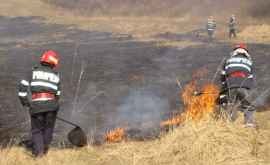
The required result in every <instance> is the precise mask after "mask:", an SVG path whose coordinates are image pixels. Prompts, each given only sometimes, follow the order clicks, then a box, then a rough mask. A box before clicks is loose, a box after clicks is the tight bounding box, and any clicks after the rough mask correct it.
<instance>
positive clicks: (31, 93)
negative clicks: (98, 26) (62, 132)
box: [18, 65, 61, 113]
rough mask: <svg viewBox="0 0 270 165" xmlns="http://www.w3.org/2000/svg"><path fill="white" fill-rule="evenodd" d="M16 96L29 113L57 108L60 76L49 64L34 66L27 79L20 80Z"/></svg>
mask: <svg viewBox="0 0 270 165" xmlns="http://www.w3.org/2000/svg"><path fill="white" fill-rule="evenodd" d="M18 88H19V89H18V96H19V99H20V101H21V103H22V105H24V106H29V107H30V113H41V112H48V111H56V110H58V108H59V97H60V94H61V90H60V77H59V74H58V72H56V71H54V70H53V69H52V68H51V67H50V66H46V65H40V66H37V67H34V68H33V70H32V74H31V78H30V79H29V80H21V82H20V83H19V86H18Z"/></svg>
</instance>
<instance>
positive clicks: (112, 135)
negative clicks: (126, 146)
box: [105, 128, 125, 143]
mask: <svg viewBox="0 0 270 165" xmlns="http://www.w3.org/2000/svg"><path fill="white" fill-rule="evenodd" d="M124 136H125V129H124V128H115V129H114V130H111V131H109V132H108V133H107V134H106V135H105V139H106V141H107V142H109V143H117V142H120V141H122V140H123V139H124Z"/></svg>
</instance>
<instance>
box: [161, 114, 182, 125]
mask: <svg viewBox="0 0 270 165" xmlns="http://www.w3.org/2000/svg"><path fill="white" fill-rule="evenodd" d="M184 121H185V116H184V115H181V114H178V115H176V116H174V117H173V118H171V119H169V120H166V121H162V122H161V123H160V126H161V127H166V126H173V125H179V124H181V123H183V122H184Z"/></svg>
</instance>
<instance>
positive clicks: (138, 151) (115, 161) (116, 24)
mask: <svg viewBox="0 0 270 165" xmlns="http://www.w3.org/2000/svg"><path fill="white" fill-rule="evenodd" d="M0 4H1V5H0V15H1V16H5V17H32V16H39V17H43V18H45V19H44V22H46V23H48V24H64V25H76V26H77V27H78V28H80V29H84V30H89V31H102V32H111V33H113V34H115V35H118V34H119V33H121V34H129V35H132V36H133V37H134V38H135V39H137V40H154V39H155V36H156V35H158V34H162V33H173V34H181V33H186V32H189V31H191V30H195V29H198V28H201V27H204V26H205V25H204V22H205V20H204V19H201V18H193V17H192V16H190V15H188V14H187V15H185V16H183V17H180V18H177V17H170V18H169V17H161V16H157V17H155V16H151V17H150V16H140V17H135V16H129V17H124V16H118V17H108V16H99V17H97V16H95V17H87V16H81V15H78V14H75V13H72V12H68V11H67V10H64V9H62V8H57V7H55V6H50V5H48V4H45V3H43V2H41V1H39V0H8V1H7V0H0ZM15 9H16V10H15ZM191 20H192V21H191ZM224 20H225V21H224ZM219 21H220V22H226V18H219ZM223 25H224V24H223ZM223 25H222V26H223ZM223 27H224V28H221V29H220V31H219V32H218V34H217V37H218V39H220V40H221V41H228V40H227V39H226V36H227V35H226V26H225V25H224V26H223ZM239 30H240V33H239V38H238V39H236V40H232V41H229V42H238V41H245V42H251V43H267V42H270V25H269V24H267V22H265V23H262V21H257V20H249V19H248V20H246V21H244V23H242V24H241V25H240V27H239ZM193 44H198V43H194V42H189V41H187V42H182V41H171V40H163V41H161V42H160V45H163V46H164V45H165V46H170V45H172V46H178V45H193ZM0 63H1V62H0ZM256 118H257V122H258V126H259V128H257V129H251V128H244V127H243V124H242V120H241V119H240V120H239V121H237V122H236V123H233V124H232V123H227V122H223V121H214V120H213V119H209V120H206V121H202V122H200V123H197V124H194V123H186V124H184V125H183V126H181V127H179V128H177V129H175V130H174V131H173V132H170V133H168V134H166V135H162V137H161V138H160V139H156V140H153V141H143V142H132V141H126V142H121V143H117V144H106V145H103V146H99V147H93V146H88V147H85V148H81V149H57V148H53V149H52V150H50V152H49V154H48V155H47V156H46V157H44V158H41V159H34V158H32V157H31V155H30V153H28V152H27V151H25V150H24V149H23V148H20V147H17V146H10V147H8V148H4V149H1V150H0V155H1V156H0V165H25V164H28V165H37V164H38V165H63V164H64V165H88V164H93V165H129V164H132V165H137V164H140V165H143V164H148V165H158V164H164V165H165V164H171V165H176V164H183V165H236V164H237V165H249V164H250V165H251V164H252V165H255V164H256V165H257V164H258V165H269V164H270V152H269V151H270V132H269V130H270V112H269V111H265V112H260V113H257V117H256Z"/></svg>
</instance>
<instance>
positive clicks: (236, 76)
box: [221, 53, 254, 90]
mask: <svg viewBox="0 0 270 165" xmlns="http://www.w3.org/2000/svg"><path fill="white" fill-rule="evenodd" d="M221 82H222V88H223V90H228V89H231V88H246V89H251V88H253V87H254V75H253V62H252V60H251V59H250V58H248V57H246V56H245V55H244V54H241V53H239V54H235V55H234V56H232V57H230V58H229V59H227V60H226V62H225V63H224V65H223V71H222V73H221Z"/></svg>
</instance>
